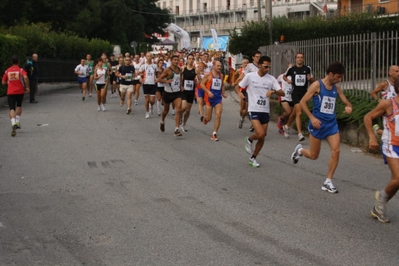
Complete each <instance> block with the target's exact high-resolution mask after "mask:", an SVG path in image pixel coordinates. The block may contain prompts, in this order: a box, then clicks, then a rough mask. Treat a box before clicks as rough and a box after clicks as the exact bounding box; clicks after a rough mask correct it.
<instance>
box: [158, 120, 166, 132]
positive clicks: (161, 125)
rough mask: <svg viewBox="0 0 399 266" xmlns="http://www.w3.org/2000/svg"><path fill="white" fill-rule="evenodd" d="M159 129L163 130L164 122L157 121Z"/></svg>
mask: <svg viewBox="0 0 399 266" xmlns="http://www.w3.org/2000/svg"><path fill="white" fill-rule="evenodd" d="M159 129H160V130H161V132H165V122H162V121H161V122H160V123H159Z"/></svg>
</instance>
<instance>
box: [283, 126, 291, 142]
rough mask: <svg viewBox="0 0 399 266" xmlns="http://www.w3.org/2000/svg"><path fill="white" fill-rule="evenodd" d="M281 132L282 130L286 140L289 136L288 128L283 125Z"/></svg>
mask: <svg viewBox="0 0 399 266" xmlns="http://www.w3.org/2000/svg"><path fill="white" fill-rule="evenodd" d="M283 130H284V137H285V138H286V139H288V138H289V137H290V135H289V131H290V128H289V126H287V125H284V126H283Z"/></svg>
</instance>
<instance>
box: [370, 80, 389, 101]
mask: <svg viewBox="0 0 399 266" xmlns="http://www.w3.org/2000/svg"><path fill="white" fill-rule="evenodd" d="M387 86H388V82H387V81H384V82H381V83H380V84H378V85H377V87H375V89H374V90H373V91H372V92H371V93H370V94H371V97H373V99H374V100H378V93H379V92H380V91H383V90H385V88H386V87H387Z"/></svg>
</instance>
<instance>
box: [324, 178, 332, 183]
mask: <svg viewBox="0 0 399 266" xmlns="http://www.w3.org/2000/svg"><path fill="white" fill-rule="evenodd" d="M324 183H331V184H332V182H331V179H330V178H326V181H324Z"/></svg>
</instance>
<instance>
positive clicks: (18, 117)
mask: <svg viewBox="0 0 399 266" xmlns="http://www.w3.org/2000/svg"><path fill="white" fill-rule="evenodd" d="M20 120H21V116H19V115H17V116H16V117H15V121H16V122H18V123H19V121H20Z"/></svg>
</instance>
